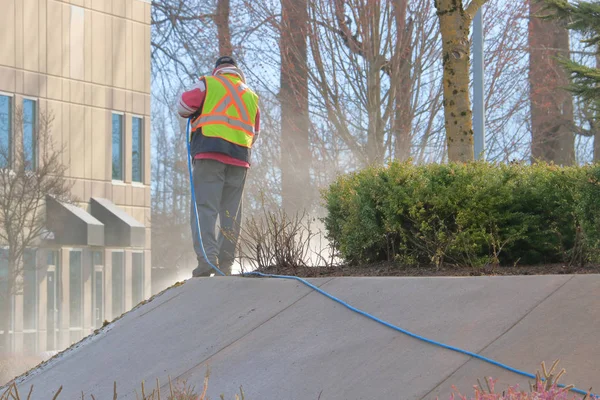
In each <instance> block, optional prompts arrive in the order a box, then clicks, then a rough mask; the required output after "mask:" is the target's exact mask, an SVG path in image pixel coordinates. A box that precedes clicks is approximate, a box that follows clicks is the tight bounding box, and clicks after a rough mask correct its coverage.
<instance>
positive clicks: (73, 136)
mask: <svg viewBox="0 0 600 400" xmlns="http://www.w3.org/2000/svg"><path fill="white" fill-rule="evenodd" d="M70 122H71V132H70V142H71V148H70V152H71V176H74V177H78V178H83V177H84V174H85V150H84V145H85V140H84V137H85V107H83V106H79V105H75V104H71V119H70Z"/></svg>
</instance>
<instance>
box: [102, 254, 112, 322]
mask: <svg viewBox="0 0 600 400" xmlns="http://www.w3.org/2000/svg"><path fill="white" fill-rule="evenodd" d="M104 282H105V286H104V319H105V320H107V321H112V320H113V315H112V285H111V284H110V283H111V282H112V251H111V250H104Z"/></svg>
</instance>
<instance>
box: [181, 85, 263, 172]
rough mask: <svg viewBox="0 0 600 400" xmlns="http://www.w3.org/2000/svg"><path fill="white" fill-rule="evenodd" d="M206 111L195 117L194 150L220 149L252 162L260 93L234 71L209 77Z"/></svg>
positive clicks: (205, 101) (192, 135) (195, 151)
mask: <svg viewBox="0 0 600 400" xmlns="http://www.w3.org/2000/svg"><path fill="white" fill-rule="evenodd" d="M203 79H204V82H205V84H206V95H205V98H204V104H203V106H202V112H201V113H200V115H198V116H197V117H196V118H194V119H193V120H192V134H191V137H190V140H192V149H193V152H194V153H196V154H197V153H204V152H206V153H210V152H217V153H223V154H227V155H229V156H231V157H234V158H236V159H239V160H242V161H245V162H249V158H250V149H251V148H252V143H253V139H254V133H255V132H254V126H255V122H256V112H257V110H258V96H257V95H256V93H254V92H253V91H252V90H251V89H250V88H249V87H248V86H247V85H246V84H245V83H244V82H243V81H242V79H241V78H240V77H238V76H237V75H234V74H227V75H216V76H205V77H204V78H203Z"/></svg>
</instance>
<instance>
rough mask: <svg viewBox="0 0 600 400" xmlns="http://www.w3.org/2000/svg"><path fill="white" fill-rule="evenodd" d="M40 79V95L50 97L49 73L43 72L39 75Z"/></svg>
mask: <svg viewBox="0 0 600 400" xmlns="http://www.w3.org/2000/svg"><path fill="white" fill-rule="evenodd" d="M39 80H40V97H42V98H44V99H45V98H47V97H48V75H46V74H41V75H39Z"/></svg>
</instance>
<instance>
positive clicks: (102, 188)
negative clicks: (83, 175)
mask: <svg viewBox="0 0 600 400" xmlns="http://www.w3.org/2000/svg"><path fill="white" fill-rule="evenodd" d="M92 197H101V198H106V185H105V184H104V182H99V181H92Z"/></svg>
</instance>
